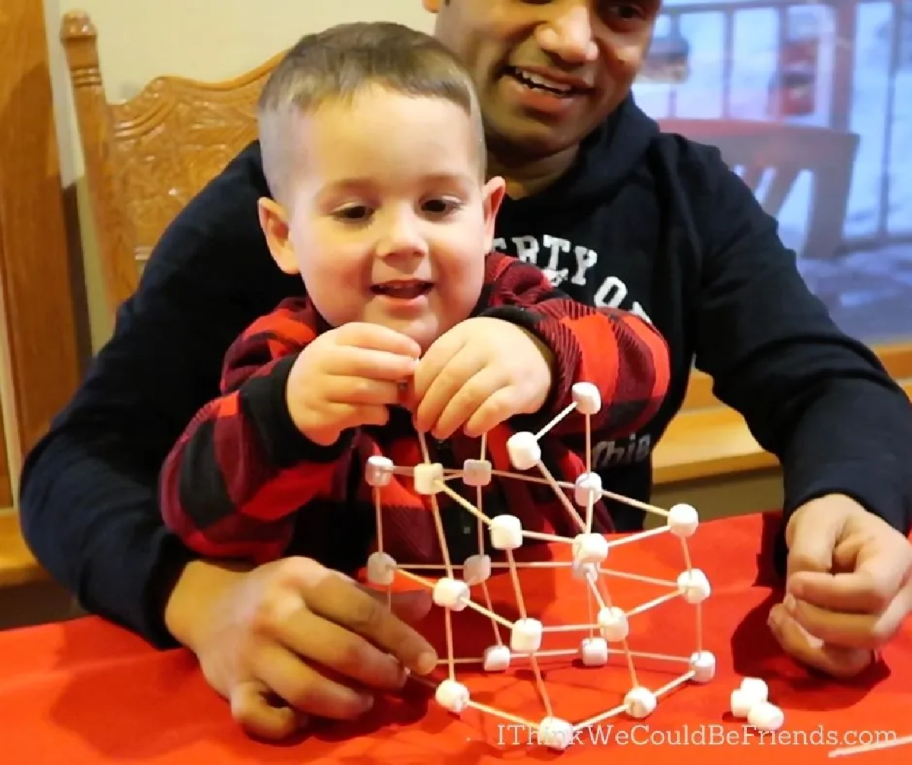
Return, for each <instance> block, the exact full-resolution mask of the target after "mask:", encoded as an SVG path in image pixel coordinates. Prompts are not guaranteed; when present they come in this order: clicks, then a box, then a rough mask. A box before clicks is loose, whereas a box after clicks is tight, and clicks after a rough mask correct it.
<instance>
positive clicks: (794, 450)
mask: <svg viewBox="0 0 912 765" xmlns="http://www.w3.org/2000/svg"><path fill="white" fill-rule="evenodd" d="M267 194H268V188H267V185H266V181H265V178H264V177H263V173H262V168H261V163H260V154H259V147H258V145H257V144H253V145H251V146H250V147H248V148H247V149H246V150H245V151H243V152H242V153H241V154H240V155H239V156H238V157H237V158H236V159H235V160H234V161H233V162H232V163H231V164H230V165H229V166H228V168H227V169H226V170H225V171H224V172H223V173H222V174H221V175H220V176H219V177H217V178H216V179H215V180H214V181H213V182H212V183H211V184H210V185H209V186H208V187H207V188H206V189H205V190H204V191H203V192H202V194H201V195H199V196H198V197H197V198H196V199H195V200H194V201H192V202H191V203H190V204H189V205H188V206H187V208H186V209H185V210H184V211H183V213H182V214H181V215H180V216H179V217H178V218H177V220H176V221H175V222H174V223H173V225H172V226H171V227H170V228H169V229H168V231H167V232H166V234H165V235H164V237H163V238H162V240H161V241H160V243H159V244H158V246H157V248H156V251H155V252H154V254H153V256H152V258H151V260H150V262H149V264H148V266H147V268H146V271H145V273H144V277H143V280H142V284H141V286H140V288H139V290H138V293H137V294H136V295H135V296H134V297H133V298H132V299H131V300H129V301H128V302H127V303H126V304H125V305H124V306H123V307H122V308H121V310H120V311H119V314H118V320H117V325H116V329H115V333H114V336H113V338H112V339H111V340H110V342H109V343H108V344H107V345H106V346H105V347H104V348H103V349H102V350H101V351H100V353H99V354H98V356H97V358H96V359H95V360H94V363H93V365H92V367H91V369H90V370H89V372H88V376H87V379H86V380H85V382H84V384H83V385H82V387H81V388H80V390H79V391H78V393H77V394H76V396H75V398H74V399H73V401H72V403H71V404H70V405H69V406H68V407H67V408H66V410H65V411H64V412H63V413H62V414H61V415H60V416H59V417H58V418H57V419H56V421H55V422H54V423H53V426H52V428H51V430H50V433H49V434H48V435H47V436H46V437H45V438H44V439H43V440H42V441H41V443H40V444H39V445H38V446H37V447H36V448H35V449H34V450H33V452H32V453H31V454H30V455H29V457H28V460H27V462H26V465H25V468H24V473H23V476H22V492H21V511H22V518H23V522H24V530H25V534H26V538H27V540H28V542H29V544H30V545H31V547H32V548H33V550H34V551H35V553H36V555H37V557H38V558H39V560H40V561H41V563H42V564H43V565H44V566H45V567H47V569H48V570H49V571H50V572H51V573H52V574H53V575H54V576H55V577H56V578H57V579H58V580H60V581H62V582H63V583H64V584H66V585H67V586H68V587H69V588H71V589H72V590H73V591H74V592H75V593H76V594H77V595H78V597H79V600H80V601H81V603H82V604H83V606H84V607H86V608H88V609H90V610H92V611H94V612H96V613H99V614H101V615H103V616H106V617H107V618H109V619H111V620H112V621H115V622H117V623H120V624H123V625H125V626H127V627H128V628H130V629H132V630H134V631H136V632H138V633H140V634H141V635H143V636H145V637H146V638H147V639H149V640H150V641H151V642H153V643H155V644H157V645H171V644H172V639H171V638H170V636H169V635H168V634H167V632H166V630H165V628H164V625H163V621H162V613H163V606H164V602H165V598H166V596H167V592H168V588H169V587H170V585H171V584H172V583H173V581H174V579H175V578H176V576H177V575H178V573H179V571H180V569H181V566H182V565H183V564H184V563H185V562H186V561H187V560H188V559H189V557H190V556H189V553H188V552H187V551H186V550H185V549H184V548H183V547H181V545H180V544H178V542H177V541H176V540H175V538H174V537H172V536H171V535H169V534H168V533H167V532H166V531H165V529H164V527H163V525H162V522H161V519H160V514H159V510H158V506H157V502H156V497H157V485H156V480H157V476H158V471H159V468H160V466H161V462H162V460H163V458H164V457H165V455H166V454H167V452H168V449H169V448H170V447H171V446H172V444H173V442H174V440H175V439H176V438H177V436H178V434H179V433H180V432H181V431H182V430H183V428H184V427H185V426H186V424H187V423H188V421H189V420H190V418H191V417H192V416H193V414H194V413H195V412H196V411H197V409H198V408H199V407H200V406H201V405H202V404H203V403H204V402H205V401H206V400H207V399H209V398H211V397H212V396H213V395H215V394H216V393H217V386H218V380H219V372H220V368H221V363H222V356H223V354H224V352H225V350H226V349H227V347H228V345H229V344H230V343H231V342H232V341H233V340H234V339H235V337H236V336H237V335H238V334H239V333H240V332H241V331H242V330H243V329H244V328H246V327H247V325H248V324H249V323H250V322H251V321H252V320H253V319H254V318H255V317H256V316H258V315H259V314H262V313H265V312H267V311H269V310H270V309H272V308H273V307H274V306H275V305H276V303H278V302H279V301H280V300H281V299H282V298H284V297H287V296H289V295H292V294H300V293H301V292H302V290H303V287H302V285H301V283H300V280H299V279H298V278H292V277H288V276H285V275H283V274H281V273H280V272H279V271H278V269H277V268H276V267H275V264H274V262H273V261H272V259H271V257H270V255H269V252H268V250H267V249H266V246H265V243H264V240H263V237H262V234H261V232H260V229H259V226H258V223H257V213H256V202H257V199H258V198H259V197H260V196H263V195H267ZM497 229H498V230H497V234H498V239H497V249H501V250H503V251H506V252H511V253H515V254H517V255H519V256H520V257H522V258H524V259H526V260H529V261H531V262H534V263H536V264H538V265H539V266H540V267H541V268H543V269H545V270H547V271H548V272H549V273H550V274H551V275H552V278H553V280H554V281H555V283H559V284H560V286H561V287H562V288H563V289H564V290H565V291H566V292H568V293H569V294H570V295H572V296H573V297H576V298H578V299H579V300H581V301H584V302H587V303H591V302H595V303H597V304H599V305H612V306H617V307H620V308H625V309H628V310H631V311H635V312H636V313H638V314H640V315H642V316H645V317H647V318H648V319H649V320H650V321H651V322H653V323H654V324H655V325H656V326H657V327H658V328H659V329H660V330H661V331H662V333H663V334H664V335H665V336H666V338H667V340H668V342H669V344H670V347H671V352H672V355H673V369H674V382H673V386H672V388H671V392H670V395H669V397H668V399H667V401H666V402H665V405H664V407H663V408H662V410H661V411H660V413H659V415H658V417H657V418H656V419H655V420H654V421H653V423H652V425H651V426H650V427H648V428H646V429H644V430H643V431H642V432H639V433H637V434H636V435H635V436H633V437H631V438H630V439H629V440H625V442H624V443H599V444H596V445H595V446H594V450H595V456H594V459H595V463H596V465H597V466H598V469H599V471H600V472H601V473H602V475H603V482H604V484H605V486H606V488H611V489H612V490H614V491H616V492H619V493H622V494H626V495H628V496H631V497H634V498H638V499H640V500H648V498H649V495H650V489H651V461H650V457H651V452H652V449H653V447H654V446H655V444H656V443H657V442H658V440H659V439H660V438H661V436H662V433H663V431H664V430H665V428H666V426H667V424H668V422H669V420H670V419H671V418H672V417H673V416H674V414H675V413H676V412H677V411H678V409H679V407H680V405H681V402H682V400H683V397H684V394H685V391H686V387H687V381H688V377H689V374H690V370H691V369H692V367H693V365H694V364H695V365H696V367H698V368H699V369H701V370H703V371H705V372H707V373H709V374H710V375H711V376H712V377H713V378H714V380H715V392H716V395H717V396H718V397H719V398H720V399H721V400H722V401H724V402H725V403H727V404H729V405H730V406H732V407H733V408H735V409H736V410H738V411H739V412H741V414H743V415H744V417H745V418H746V420H747V422H748V424H749V426H750V429H751V431H752V433H753V434H754V436H755V437H756V438H757V440H758V441H759V442H760V444H761V445H762V446H763V447H764V448H766V449H767V450H769V451H770V452H773V453H774V454H776V455H777V456H778V457H779V458H780V460H781V461H782V463H783V466H784V475H785V497H786V507H785V510H786V512H787V513H788V512H790V511H791V510H793V509H794V508H795V507H797V506H799V505H800V504H802V503H804V502H806V501H807V500H809V499H811V498H814V497H817V496H820V495H823V494H826V493H830V492H842V493H845V494H848V495H850V496H852V497H854V498H855V499H857V500H858V501H859V502H860V503H861V504H863V505H864V506H866V507H867V508H869V509H870V510H871V511H873V512H875V513H877V514H878V515H880V516H882V517H883V518H885V519H886V520H887V521H888V522H889V523H890V524H892V525H893V526H894V527H896V528H898V529H901V530H902V531H904V532H906V531H907V530H908V528H909V519H910V508H912V470H910V469H909V466H910V465H912V408H910V403H909V401H908V399H907V398H906V396H905V395H904V393H903V392H902V390H901V389H900V388H899V387H898V386H897V385H896V384H895V383H894V382H893V381H892V380H891V379H890V378H889V376H888V375H887V374H886V373H885V372H884V370H883V369H882V367H881V366H880V364H879V363H878V361H877V359H876V357H875V356H874V355H873V354H872V353H871V352H870V351H869V350H868V349H867V348H866V347H865V346H864V345H862V344H860V343H859V342H856V341H854V340H852V339H850V338H848V337H846V336H845V335H844V334H843V333H842V332H840V331H839V330H838V329H837V328H836V326H835V325H834V323H833V322H832V321H831V320H830V318H829V317H828V315H827V312H826V310H825V308H824V306H823V305H822V303H821V302H820V301H819V300H817V299H816V298H815V297H814V296H813V295H812V294H810V292H809V291H808V289H807V288H806V286H805V284H804V282H803V280H802V278H801V276H800V275H799V272H798V271H797V269H796V264H795V255H794V253H792V252H790V251H788V250H786V249H785V248H784V247H783V246H782V244H781V243H780V241H779V239H778V238H777V233H776V222H775V220H773V219H772V218H769V217H768V216H766V215H765V214H764V213H763V212H762V211H761V210H760V208H759V207H758V205H757V203H756V201H755V199H754V198H753V196H752V195H751V193H750V191H749V190H748V189H747V188H746V187H745V186H744V185H743V184H742V183H741V181H740V180H739V179H738V177H737V176H736V175H734V174H733V173H732V172H730V170H729V169H728V168H727V167H726V166H725V165H724V164H723V163H722V161H721V159H720V156H719V153H718V151H716V150H715V149H714V148H711V147H706V146H701V145H698V144H695V143H693V142H691V141H688V140H685V139H683V138H681V137H676V136H670V135H662V134H660V133H659V131H658V128H657V126H656V124H655V123H654V122H653V121H652V120H650V119H649V118H648V117H647V116H646V115H644V114H643V113H642V112H641V111H640V110H639V108H638V107H637V106H636V105H635V104H634V103H633V102H632V100H631V101H628V102H627V103H626V104H625V105H624V106H623V107H622V108H621V109H620V110H619V111H618V112H617V113H616V114H615V115H614V116H613V117H612V118H611V119H609V120H608V121H607V122H606V123H605V124H604V125H603V126H602V127H600V128H599V129H598V130H596V131H595V132H594V133H593V134H592V135H591V136H590V137H589V138H588V139H587V140H586V141H585V142H584V144H583V146H582V151H581V152H580V155H579V160H578V161H577V163H576V165H575V166H574V167H573V169H571V170H570V171H569V172H568V173H567V174H566V175H565V176H564V177H563V178H562V179H560V180H559V181H558V182H557V183H555V184H554V185H553V186H551V187H550V188H548V189H547V190H545V191H543V192H541V193H539V194H537V195H535V196H532V197H528V198H525V199H520V200H512V199H507V200H505V202H504V205H503V208H502V211H501V214H500V217H499V223H498V226H497ZM615 514H616V523H617V525H618V526H619V527H620V528H622V529H636V528H639V527H640V525H641V524H642V515H641V513H639V512H638V511H633V510H632V509H631V508H630V507H628V506H626V505H623V506H616V507H615ZM758 543H759V540H758ZM781 553H782V550H781V547H780V561H779V563H780V567H781V565H782V559H781Z"/></svg>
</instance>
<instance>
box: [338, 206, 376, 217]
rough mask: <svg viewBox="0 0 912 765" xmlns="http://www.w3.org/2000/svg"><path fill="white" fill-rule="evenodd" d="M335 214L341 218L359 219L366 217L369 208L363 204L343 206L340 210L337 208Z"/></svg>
mask: <svg viewBox="0 0 912 765" xmlns="http://www.w3.org/2000/svg"><path fill="white" fill-rule="evenodd" d="M335 215H336V217H337V218H341V219H342V220H353V221H359V220H364V219H365V218H367V217H368V216H369V215H370V210H368V209H367V207H365V206H364V205H352V206H351V207H343V208H342V209H341V210H337V211H336V213H335Z"/></svg>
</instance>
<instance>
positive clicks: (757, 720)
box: [747, 701, 785, 731]
mask: <svg viewBox="0 0 912 765" xmlns="http://www.w3.org/2000/svg"><path fill="white" fill-rule="evenodd" d="M747 722H748V723H749V724H750V725H752V726H753V727H755V728H757V729H758V730H769V731H772V730H779V728H781V727H782V723H784V722H785V715H784V714H783V712H782V710H781V709H779V707H777V706H775V705H774V704H770V703H769V702H768V701H761V702H760V703H759V704H754V705H753V706H752V707H751V708H750V712H748V713H747Z"/></svg>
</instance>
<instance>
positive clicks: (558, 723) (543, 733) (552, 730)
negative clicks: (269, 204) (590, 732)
mask: <svg viewBox="0 0 912 765" xmlns="http://www.w3.org/2000/svg"><path fill="white" fill-rule="evenodd" d="M538 742H539V743H540V744H541V745H542V746H546V747H548V748H549V749H556V750H558V751H561V752H562V751H564V750H565V749H567V748H568V747H569V746H570V745H571V744H572V743H573V726H572V725H571V724H570V723H569V722H567V721H566V720H561V719H560V718H559V717H546V718H545V719H544V720H542V721H541V723H539V725H538Z"/></svg>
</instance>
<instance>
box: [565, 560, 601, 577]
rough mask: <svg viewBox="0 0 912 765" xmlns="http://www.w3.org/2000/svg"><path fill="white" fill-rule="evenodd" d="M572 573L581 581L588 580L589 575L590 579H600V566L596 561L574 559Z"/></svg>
mask: <svg viewBox="0 0 912 765" xmlns="http://www.w3.org/2000/svg"><path fill="white" fill-rule="evenodd" d="M570 573H571V574H572V575H573V578H574V579H577V580H579V581H580V582H584V581H586V578H587V577H588V579H589V581H591V582H594V581H596V580H597V579H598V575H599V568H598V566H597V565H596V564H595V563H583V562H582V561H573V565H572V567H571V569H570Z"/></svg>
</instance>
